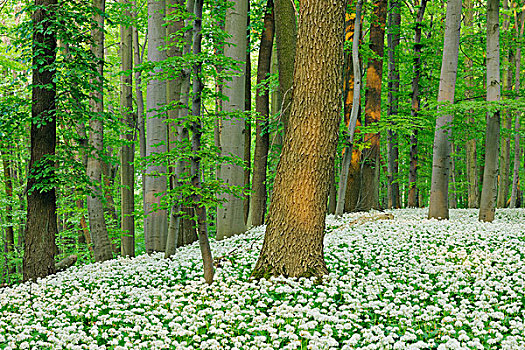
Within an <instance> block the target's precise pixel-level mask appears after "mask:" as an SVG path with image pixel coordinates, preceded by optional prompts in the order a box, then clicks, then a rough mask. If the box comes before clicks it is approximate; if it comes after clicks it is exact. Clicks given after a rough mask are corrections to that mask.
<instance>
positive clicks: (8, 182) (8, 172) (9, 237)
mask: <svg viewBox="0 0 525 350" xmlns="http://www.w3.org/2000/svg"><path fill="white" fill-rule="evenodd" d="M4 147H6V148H7V151H5V150H4V151H2V162H3V165H4V187H5V196H6V205H5V219H6V228H5V252H6V253H7V254H9V253H12V252H14V250H15V234H14V230H13V206H12V205H11V203H12V201H13V176H12V173H13V172H12V170H13V169H12V161H11V157H12V154H11V149H12V148H13V146H12V145H5V146H4ZM9 271H11V269H9Z"/></svg>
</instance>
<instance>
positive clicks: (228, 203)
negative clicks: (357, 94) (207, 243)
mask: <svg viewBox="0 0 525 350" xmlns="http://www.w3.org/2000/svg"><path fill="white" fill-rule="evenodd" d="M247 11H248V2H247V0H241V1H236V2H235V3H234V4H233V7H232V8H229V9H228V10H227V11H226V26H225V28H226V32H227V33H228V34H230V35H231V36H232V37H231V38H230V39H229V40H230V45H226V48H225V50H224V54H225V56H226V57H231V58H233V59H234V60H236V61H240V62H243V63H241V65H240V70H241V75H237V76H234V77H233V78H232V80H231V81H229V82H227V83H226V85H225V90H224V95H225V96H226V97H227V98H228V100H227V101H223V103H222V105H223V109H224V111H225V112H228V113H229V117H228V118H227V119H225V120H224V121H223V125H222V131H221V148H222V155H223V156H230V157H237V158H238V159H244V126H245V119H244V98H245V91H244V90H245V78H246V76H245V68H246V65H245V63H244V60H245V59H246V28H245V25H246V21H247V19H246V17H247ZM220 172H221V178H222V179H223V181H224V182H225V183H226V185H227V186H236V187H243V186H244V170H243V168H242V167H241V166H239V165H234V164H231V163H223V164H222V165H221V170H220ZM219 200H221V201H224V202H223V203H222V206H220V207H219V208H218V209H217V239H218V240H221V239H224V238H227V237H231V236H233V235H236V234H239V233H242V232H244V231H245V230H246V225H245V223H244V204H243V198H239V197H238V196H236V195H234V194H233V193H222V194H221V195H220V196H219Z"/></svg>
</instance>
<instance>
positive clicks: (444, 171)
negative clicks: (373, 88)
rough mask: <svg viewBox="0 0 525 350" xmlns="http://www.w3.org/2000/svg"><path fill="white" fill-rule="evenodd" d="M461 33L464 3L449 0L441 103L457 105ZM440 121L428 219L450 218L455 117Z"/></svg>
mask: <svg viewBox="0 0 525 350" xmlns="http://www.w3.org/2000/svg"><path fill="white" fill-rule="evenodd" d="M460 30H461V0H448V2H447V17H446V22H445V39H444V44H443V59H442V65H441V78H440V82H439V92H438V103H442V102H449V103H454V92H455V88H456V75H457V69H458V52H459V36H460ZM440 109H441V108H440V107H438V113H439V116H438V118H437V120H436V130H435V133H434V146H433V158H432V181H431V187H430V206H429V209H428V217H429V218H435V219H448V180H449V176H450V152H451V142H450V140H451V137H452V129H451V123H452V118H453V115H452V114H450V113H443V112H440Z"/></svg>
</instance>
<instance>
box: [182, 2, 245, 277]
mask: <svg viewBox="0 0 525 350" xmlns="http://www.w3.org/2000/svg"><path fill="white" fill-rule="evenodd" d="M202 7H203V0H195V20H194V25H193V28H194V31H195V32H194V35H193V54H194V55H195V56H196V57H199V55H200V54H201V42H202ZM243 23H245V22H243ZM193 72H194V75H193V98H192V114H193V117H194V119H193V122H192V123H191V132H192V141H191V144H192V151H193V152H192V153H193V157H192V158H191V176H192V180H191V183H192V186H193V187H195V188H197V189H200V188H202V183H201V177H202V170H201V164H200V152H201V136H202V116H201V104H202V89H203V88H204V84H203V82H202V77H201V74H202V62H201V61H196V62H195V63H194V65H193ZM196 193H197V194H194V195H193V197H194V198H193V201H194V203H195V213H196V214H197V232H198V236H199V247H200V250H201V255H202V261H203V265H204V280H205V281H206V283H208V284H211V283H212V282H213V274H214V272H213V256H212V253H211V248H210V242H209V240H208V228H207V224H206V207H205V206H204V203H202V196H201V195H200V194H198V193H199V191H196Z"/></svg>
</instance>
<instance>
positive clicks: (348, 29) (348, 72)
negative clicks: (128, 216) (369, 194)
mask: <svg viewBox="0 0 525 350" xmlns="http://www.w3.org/2000/svg"><path fill="white" fill-rule="evenodd" d="M352 4H353V2H352ZM350 8H351V5H350ZM347 11H348V7H347ZM355 19H356V17H354V16H353V13H349V12H347V13H346V16H345V40H346V41H350V40H352V43H353V38H354V36H355V34H354V29H355V28H354V27H355ZM359 21H360V22H361V19H359ZM361 33H362V31H361ZM357 39H358V40H361V37H360V36H358V37H357ZM352 61H353V54H352V53H347V54H346V55H345V63H344V75H343V90H344V92H343V94H344V95H343V99H344V119H345V125H346V127H347V128H348V127H349V126H350V120H351V115H352V110H353V108H354V107H353V103H354V88H355V82H354V71H356V70H355V68H354V65H353V63H352ZM358 62H359V64H361V58H359V61H358ZM359 75H361V69H359ZM360 84H361V83H360ZM359 92H361V90H359ZM355 101H357V103H358V105H357V106H356V108H357V121H356V128H355V133H357V134H359V132H360V131H359V127H360V126H361V125H362V124H361V98H355ZM354 138H355V135H354ZM343 156H344V155H343ZM360 196H361V150H360V149H359V148H357V147H352V157H351V161H350V167H349V170H348V180H347V183H346V191H345V195H344V198H345V202H344V212H352V211H355V210H357V209H358V206H359V202H360ZM339 197H341V196H339ZM336 211H337V208H336Z"/></svg>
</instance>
